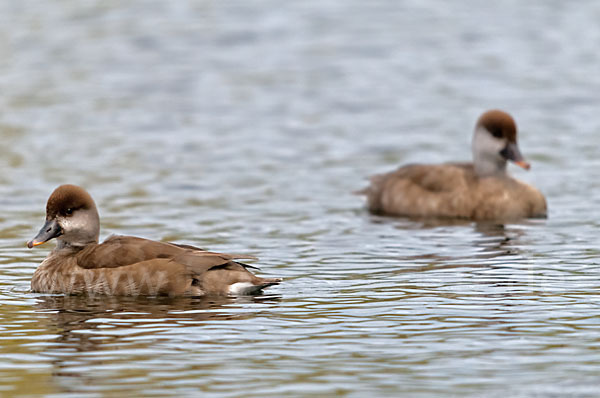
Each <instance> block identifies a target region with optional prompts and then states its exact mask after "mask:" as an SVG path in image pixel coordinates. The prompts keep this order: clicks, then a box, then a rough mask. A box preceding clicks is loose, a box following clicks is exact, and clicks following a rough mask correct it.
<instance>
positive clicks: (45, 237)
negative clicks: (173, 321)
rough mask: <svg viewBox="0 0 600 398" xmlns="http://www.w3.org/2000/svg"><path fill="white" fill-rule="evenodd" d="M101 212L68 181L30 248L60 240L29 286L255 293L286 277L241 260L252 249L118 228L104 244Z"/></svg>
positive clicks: (124, 292)
mask: <svg viewBox="0 0 600 398" xmlns="http://www.w3.org/2000/svg"><path fill="white" fill-rule="evenodd" d="M99 235H100V217H99V215H98V210H97V208H96V204H95V203H94V200H93V199H92V197H91V196H90V194H89V193H88V192H87V191H86V190H85V189H83V188H81V187H79V186H76V185H70V184H65V185H61V186H59V187H58V188H56V189H55V190H54V191H53V192H52V194H51V195H50V197H49V199H48V202H47V204H46V219H45V222H44V224H43V226H42V228H41V229H40V231H39V232H38V234H37V235H36V236H35V237H34V238H33V239H31V240H30V241H29V242H27V247H29V248H30V249H31V248H33V247H35V246H38V245H41V244H43V243H46V242H48V241H50V240H52V239H56V242H57V243H56V247H55V248H54V250H52V251H51V252H50V254H49V255H48V256H47V257H46V258H45V259H44V260H43V261H42V263H41V264H40V265H39V266H38V267H37V268H36V270H35V272H34V273H33V276H32V279H31V290H32V291H33V292H37V293H63V294H87V295H110V296H137V295H143V296H163V295H167V296H207V295H228V296H231V295H233V296H238V295H256V294H260V293H262V290H263V289H265V288H267V287H269V286H273V285H277V284H279V283H280V282H281V281H282V280H281V278H261V277H258V276H256V275H254V274H253V273H252V272H251V271H250V269H258V268H256V267H253V266H250V265H247V264H244V263H241V262H239V261H237V260H240V259H246V260H247V259H256V258H255V257H253V256H249V255H240V254H224V253H216V252H210V251H207V250H204V249H200V248H198V247H195V246H191V245H186V244H177V243H170V242H159V241H154V240H149V239H144V238H138V237H135V236H123V235H113V236H110V237H108V238H107V239H106V240H105V241H104V242H102V243H99Z"/></svg>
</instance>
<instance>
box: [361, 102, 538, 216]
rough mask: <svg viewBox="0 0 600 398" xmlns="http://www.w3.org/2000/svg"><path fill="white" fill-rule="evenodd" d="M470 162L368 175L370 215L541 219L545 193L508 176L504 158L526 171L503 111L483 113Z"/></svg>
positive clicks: (509, 119)
mask: <svg viewBox="0 0 600 398" xmlns="http://www.w3.org/2000/svg"><path fill="white" fill-rule="evenodd" d="M472 152H473V163H445V164H438V165H429V164H410V165H406V166H403V167H400V168H399V169H398V170H395V171H392V172H390V173H386V174H379V175H375V176H373V177H371V185H370V186H369V187H367V188H365V189H364V190H362V191H360V192H359V193H362V194H366V195H367V202H368V208H369V211H371V212H372V213H375V214H386V215H395V216H406V217H415V218H462V219H471V220H493V221H510V220H518V219H523V218H545V217H546V214H547V210H546V199H545V198H544V195H542V193H541V192H540V191H538V190H537V189H536V188H534V187H532V186H531V185H529V184H526V183H524V182H521V181H518V180H516V179H514V178H512V177H510V176H509V175H508V174H507V172H506V163H507V161H509V160H510V161H512V162H514V163H515V164H517V165H519V166H521V167H523V168H524V169H526V170H528V169H529V163H527V162H526V161H525V160H524V159H523V156H522V155H521V152H520V150H519V147H518V146H517V126H516V123H515V121H514V120H513V118H512V117H511V116H510V115H509V114H508V113H506V112H503V111H500V110H490V111H487V112H485V113H484V114H483V115H481V117H480V118H479V120H478V121H477V124H476V126H475V132H474V135H473V141H472Z"/></svg>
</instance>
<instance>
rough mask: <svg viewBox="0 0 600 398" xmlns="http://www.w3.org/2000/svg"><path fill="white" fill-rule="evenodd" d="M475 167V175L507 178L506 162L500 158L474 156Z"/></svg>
mask: <svg viewBox="0 0 600 398" xmlns="http://www.w3.org/2000/svg"><path fill="white" fill-rule="evenodd" d="M473 167H474V168H475V174H477V175H478V176H479V177H490V176H505V175H506V160H504V159H498V158H486V157H485V156H477V154H476V153H474V154H473Z"/></svg>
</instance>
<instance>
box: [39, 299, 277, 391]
mask: <svg viewBox="0 0 600 398" xmlns="http://www.w3.org/2000/svg"><path fill="white" fill-rule="evenodd" d="M279 300H280V297H279V296H275V295H260V296H243V297H227V296H204V297H137V298H132V297H107V296H96V297H90V296H54V295H53V296H41V297H39V298H38V302H37V304H36V308H37V313H38V314H39V315H40V321H41V322H45V323H46V329H47V330H48V333H49V334H54V335H56V336H57V337H56V338H55V339H53V340H52V344H51V345H50V346H49V347H48V349H46V350H45V355H47V356H48V357H50V358H51V361H50V362H51V363H52V364H53V369H52V372H51V375H52V379H53V382H54V384H55V385H56V387H57V388H58V389H59V390H60V391H62V392H69V391H80V388H81V386H85V385H96V384H98V383H103V382H105V381H106V382H107V381H108V380H105V378H108V377H114V374H112V376H110V374H111V372H107V373H106V374H104V373H102V372H96V371H95V369H96V367H97V366H106V365H107V364H111V363H114V364H115V366H123V364H122V362H123V361H124V360H128V359H127V358H129V360H131V358H132V355H131V350H138V349H141V351H142V352H146V353H147V352H150V351H152V350H154V349H156V344H157V343H158V342H160V341H161V340H165V344H167V343H168V344H171V343H172V342H171V343H169V341H170V340H169V337H168V336H169V335H171V334H172V333H174V332H175V333H179V332H177V330H178V329H181V330H182V331H181V335H182V336H183V337H182V338H184V341H183V343H185V344H202V343H204V342H205V339H206V337H205V336H203V335H204V333H199V331H200V330H203V331H204V330H207V329H204V328H206V327H210V325H209V324H210V323H211V322H215V321H231V320H235V321H238V320H245V319H250V318H253V317H255V316H256V314H257V313H260V314H262V313H263V310H265V309H268V308H270V307H271V306H272V305H277V304H278V302H279ZM263 306H264V307H263ZM185 328H187V329H190V330H191V331H192V332H191V333H190V330H187V331H186V330H183V329H185ZM200 328H202V329H200ZM211 333H212V332H211ZM118 350H127V351H129V355H125V356H122V355H121V354H118V353H115V351H118ZM89 354H91V355H89ZM144 355H149V356H152V355H154V354H144ZM134 371H135V372H139V373H140V376H141V377H143V376H144V374H145V373H146V372H147V370H143V369H138V370H135V369H134V368H133V367H132V372H134Z"/></svg>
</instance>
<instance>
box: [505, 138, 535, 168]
mask: <svg viewBox="0 0 600 398" xmlns="http://www.w3.org/2000/svg"><path fill="white" fill-rule="evenodd" d="M500 155H502V157H504V158H505V159H506V160H510V161H512V162H514V163H515V164H516V165H517V166H519V167H522V168H524V169H525V170H529V169H530V168H531V165H530V164H529V162H527V161H526V160H525V159H524V158H523V155H521V151H520V150H519V147H518V146H517V144H516V143H514V142H509V143H508V144H507V145H506V147H504V149H503V150H501V151H500Z"/></svg>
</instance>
